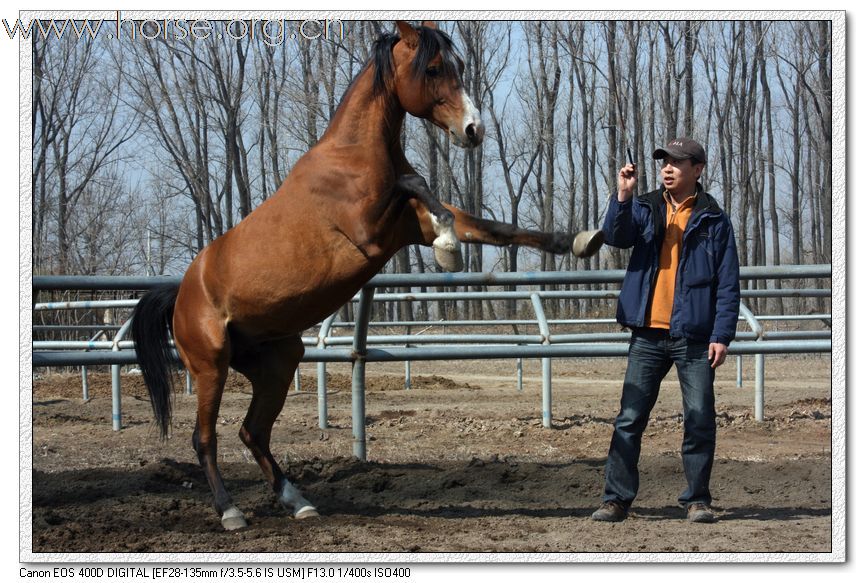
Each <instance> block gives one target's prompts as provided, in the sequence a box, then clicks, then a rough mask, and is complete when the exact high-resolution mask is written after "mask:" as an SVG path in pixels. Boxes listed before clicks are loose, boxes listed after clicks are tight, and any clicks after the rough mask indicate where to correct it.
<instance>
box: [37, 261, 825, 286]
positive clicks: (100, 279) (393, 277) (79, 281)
mask: <svg viewBox="0 0 865 583" xmlns="http://www.w3.org/2000/svg"><path fill="white" fill-rule="evenodd" d="M831 276H832V266H831V265H829V264H819V265H767V266H746V267H742V268H741V269H740V270H739V277H740V279H809V278H822V277H831ZM624 277H625V270H624V269H608V270H592V271H566V272H562V271H538V272H516V273H513V272H498V273H424V274H417V273H405V274H379V275H376V276H375V277H373V278H372V279H371V280H370V281H369V282H368V283H367V284H366V286H365V287H373V288H382V287H411V286H421V285H422V286H459V285H550V284H578V283H619V282H621V281H622V280H623V279H624ZM180 280H181V276H179V275H163V276H157V277H134V276H90V275H37V276H34V277H33V289H35V290H51V289H54V290H146V289H151V288H154V287H159V286H163V285H177V284H179V283H180Z"/></svg>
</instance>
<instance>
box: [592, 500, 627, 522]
mask: <svg viewBox="0 0 865 583" xmlns="http://www.w3.org/2000/svg"><path fill="white" fill-rule="evenodd" d="M627 517H628V511H627V510H626V509H625V507H624V506H622V505H621V504H618V503H616V502H604V503H603V504H602V505H601V507H600V508H598V509H597V510H595V511H594V512H593V513H592V520H598V521H600V522H622V521H623V520H624V519H625V518H627Z"/></svg>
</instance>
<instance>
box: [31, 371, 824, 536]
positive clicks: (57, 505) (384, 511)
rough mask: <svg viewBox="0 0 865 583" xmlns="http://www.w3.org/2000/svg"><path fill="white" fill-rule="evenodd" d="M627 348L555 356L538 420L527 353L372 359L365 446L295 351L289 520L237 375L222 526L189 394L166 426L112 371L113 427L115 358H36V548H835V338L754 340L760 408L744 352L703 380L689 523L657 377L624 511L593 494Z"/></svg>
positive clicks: (676, 420)
mask: <svg viewBox="0 0 865 583" xmlns="http://www.w3.org/2000/svg"><path fill="white" fill-rule="evenodd" d="M624 366H625V362H624V360H623V359H582V360H580V361H564V360H560V361H554V363H553V372H554V375H555V377H554V387H553V428H552V429H544V428H543V427H542V426H541V422H540V407H541V395H540V365H539V363H538V362H537V361H531V362H529V361H527V362H526V364H525V367H526V368H525V373H524V375H525V376H524V378H525V387H524V390H523V391H522V392H518V391H517V390H516V382H515V363H514V361H483V362H458V363H442V362H426V363H424V362H417V363H414V364H413V374H414V379H413V388H412V389H411V390H408V391H406V390H404V388H403V378H402V375H403V369H402V366H401V365H398V364H393V365H390V364H387V365H385V364H375V365H369V366H368V369H367V370H368V392H367V401H366V412H367V432H368V433H367V435H368V438H369V442H368V456H369V461H367V462H360V461H357V460H356V459H353V458H351V452H352V446H351V441H352V435H351V401H350V398H351V391H350V384H349V378H350V377H349V373H350V370H349V368H348V367H347V365H346V366H341V365H330V366H329V368H328V371H329V381H328V391H329V393H330V394H329V397H328V398H329V406H330V425H331V426H330V427H329V428H328V429H327V430H321V429H319V428H318V415H317V410H316V406H317V399H316V394H315V365H313V364H309V365H307V364H304V365H303V368H302V372H303V374H302V379H303V380H302V383H301V389H302V390H301V391H299V392H298V391H295V390H294V388H292V390H291V392H290V396H289V398H288V401H287V403H286V406H285V409H284V411H283V413H282V415H281V416H280V418H279V420H278V421H277V424H276V426H275V428H274V435H273V450H274V453H275V455H276V457H277V459H278V460H281V461H282V462H283V464H284V467H285V468H286V469H287V472H288V474H289V475H290V478H291V479H292V480H293V481H295V482H296V483H297V484H299V485H300V487H301V488H302V489H303V491H304V492H305V494H306V496H307V497H308V498H309V499H310V500H311V501H313V503H314V504H316V505H317V506H318V509H319V511H320V512H321V514H322V517H321V518H320V519H310V520H304V521H297V520H294V519H292V518H290V517H289V516H288V515H287V514H286V512H285V511H284V510H283V509H282V508H281V507H280V506H279V504H278V503H277V502H276V501H275V499H274V497H273V496H272V495H271V493H270V492H269V490H268V488H267V487H266V486H265V484H264V482H263V480H262V479H261V474H260V471H259V469H258V466H257V465H256V464H255V463H254V461H253V460H252V458H251V456H250V455H249V454H248V453H247V451H246V450H245V448H244V447H243V445H242V444H241V443H240V441H239V439H238V438H237V432H238V429H239V426H240V425H239V424H240V422H241V420H242V419H243V416H244V414H245V411H246V407H247V405H248V403H249V399H250V388H249V386H248V385H247V384H246V383H245V381H244V379H242V378H240V377H236V376H232V378H231V379H230V382H229V386H228V389H227V391H226V394H225V397H224V400H223V404H222V409H221V418H220V426H219V432H220V452H219V460H220V463H221V468H222V473H223V476H224V477H225V480H226V483H227V486H228V488H229V491H230V492H231V493H232V495H233V496H234V499H235V502H236V503H237V505H238V506H239V507H240V508H241V509H242V510H243V511H244V512H245V514H246V517H247V519H248V521H249V527H248V528H247V529H245V530H242V531H235V532H224V531H223V530H222V527H221V526H220V523H219V520H218V518H217V516H216V514H215V513H214V512H213V510H212V509H211V506H210V492H209V489H208V486H207V483H206V481H205V479H204V475H203V473H202V471H201V470H200V469H199V467H198V464H197V462H196V460H195V456H194V454H193V451H192V448H191V446H190V436H191V433H192V428H193V425H194V406H195V397H188V396H185V395H182V394H178V396H177V398H176V402H175V417H174V424H173V434H172V436H171V438H170V439H169V440H168V441H166V442H162V441H160V439H159V437H158V433H157V430H156V426H155V424H154V423H153V421H152V417H151V411H150V404H149V401H148V400H147V397H146V393H145V392H144V389H143V385H142V383H141V380H140V377H139V376H136V375H131V374H130V375H124V377H123V425H124V428H123V430H122V431H120V432H114V431H112V429H111V399H110V378H109V376H108V375H107V374H93V373H91V375H90V392H91V399H90V400H89V401H88V402H83V401H82V399H81V379H80V376H69V375H67V376H62V375H56V374H54V375H45V374H44V373H43V372H42V371H40V375H42V376H40V377H39V378H37V379H36V380H35V381H34V385H33V458H32V467H33V474H32V478H33V479H32V482H33V492H32V500H33V520H32V529H33V531H32V551H33V552H34V553H83V552H87V553H91V552H112V553H131V552H135V553H139V552H171V553H185V552H195V553H226V552H239V553H246V552H251V553H252V552H254V553H267V552H288V553H316V552H326V553H337V552H352V553H365V552H371V553H372V552H406V553H424V552H520V553H527V552H543V553H546V552H623V551H632V552H701V553H702V552H753V553H765V552H829V551H830V550H831V545H832V539H831V422H832V419H831V400H830V396H831V393H830V391H831V389H830V378H831V377H830V360H829V356H828V355H825V356H803V357H795V358H794V357H785V358H782V357H767V359H766V371H767V377H766V420H765V422H763V423H758V422H756V421H755V420H754V417H753V400H754V397H753V358H745V386H744V388H736V382H735V377H736V366H735V359H733V358H731V359H730V360H729V362H728V363H727V364H725V365H724V366H723V367H722V368H721V369H720V371H719V374H718V381H717V386H716V393H717V401H718V405H717V409H718V425H719V431H718V449H717V454H716V464H715V470H714V473H713V482H712V484H713V487H712V489H713V494H714V497H715V502H714V507H715V509H716V511H717V514H718V518H719V520H718V522H717V523H715V524H708V525H707V524H690V523H688V522H686V521H684V520H683V516H684V514H683V511H682V510H681V509H680V508H679V507H678V506H677V505H676V498H677V496H678V495H679V493H680V492H681V491H682V490H683V489H684V477H683V474H682V469H681V461H680V455H679V448H680V443H681V435H682V423H681V417H680V415H679V411H680V410H681V397H680V393H679V389H678V383H677V381H676V377H675V372H671V373H670V375H669V376H668V378H667V380H665V382H664V385H663V388H662V391H661V397H660V399H659V402H658V405H657V406H656V408H655V411H654V413H653V418H652V420H651V422H650V425H649V428H648V430H647V433H646V436H645V438H644V443H643V457H642V460H641V489H640V493H639V496H638V498H637V500H636V502H635V503H634V506H633V509H632V513H631V515H630V517H629V518H628V520H626V521H625V522H624V523H621V524H600V523H595V522H593V521H592V520H590V518H589V516H590V514H591V513H592V511H594V510H595V508H596V507H597V506H598V504H599V501H600V494H601V490H602V487H603V466H604V459H605V456H606V451H607V447H608V445H609V438H610V431H611V423H612V421H613V418H614V417H615V414H616V412H617V405H618V397H619V392H620V389H621V379H622V376H623V373H624Z"/></svg>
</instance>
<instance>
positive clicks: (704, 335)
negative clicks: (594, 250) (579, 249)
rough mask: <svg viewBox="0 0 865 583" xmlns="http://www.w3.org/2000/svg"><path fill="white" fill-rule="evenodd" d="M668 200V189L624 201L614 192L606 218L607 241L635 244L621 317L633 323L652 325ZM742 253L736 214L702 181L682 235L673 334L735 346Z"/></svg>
mask: <svg viewBox="0 0 865 583" xmlns="http://www.w3.org/2000/svg"><path fill="white" fill-rule="evenodd" d="M666 213H667V203H666V201H665V200H664V196H663V190H656V191H654V192H650V193H648V194H643V195H640V196H634V197H632V198H631V199H630V200H628V201H627V202H624V203H620V202H619V200H618V197H617V196H616V195H615V194H614V195H613V197H612V199H611V200H610V206H609V209H608V210H607V218H606V220H605V221H604V235H605V237H606V242H607V244H609V245H612V246H613V247H621V248H623V249H627V248H630V247H633V252H632V253H631V261H630V263H629V264H628V270H627V272H626V274H625V281H624V282H623V283H622V291H621V293H620V295H619V305H618V309H617V310H616V320H617V321H618V322H619V323H620V324H622V325H623V326H627V327H629V328H640V327H643V326H645V325H646V312H647V308H648V307H649V302H650V301H651V297H652V290H653V288H654V286H655V281H656V280H657V274H658V256H659V254H660V250H661V243H662V242H663V240H664V230H665V228H666V216H667V215H666ZM739 299H740V292H739V258H738V255H737V254H736V241H735V238H734V237H733V226H732V225H731V224H730V219H729V218H728V217H727V215H726V214H725V213H724V211H723V210H721V208H720V207H719V206H718V203H717V202H716V201H715V199H714V198H712V197H711V196H710V195H709V194H708V193H706V192H704V191H703V188H702V186H700V185H699V184H698V185H697V199H696V201H695V203H694V208H693V210H692V212H691V218H690V219H689V220H688V224H687V226H686V227H685V233H684V235H683V236H682V252H681V254H680V256H679V267H678V271H677V272H676V289H675V293H674V295H673V312H672V315H671V317H670V335H671V336H678V337H685V338H689V339H691V340H695V341H698V342H720V343H721V344H725V345H729V344H730V341H731V340H733V337H734V336H735V335H736V322H737V320H738V317H739Z"/></svg>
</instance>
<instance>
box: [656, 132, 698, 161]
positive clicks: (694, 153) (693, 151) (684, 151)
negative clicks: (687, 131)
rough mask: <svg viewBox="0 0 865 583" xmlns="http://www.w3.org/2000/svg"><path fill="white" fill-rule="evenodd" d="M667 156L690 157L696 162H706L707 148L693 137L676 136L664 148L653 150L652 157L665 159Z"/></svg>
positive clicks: (685, 158)
mask: <svg viewBox="0 0 865 583" xmlns="http://www.w3.org/2000/svg"><path fill="white" fill-rule="evenodd" d="M667 156H669V157H670V158H674V159H676V160H688V159H690V160H693V161H694V162H699V163H703V164H705V163H706V150H704V149H703V146H701V145H700V144H698V143H697V142H695V141H694V140H692V139H691V138H674V139H672V140H670V143H669V144H667V145H666V146H664V147H663V148H658V149H657V150H655V151H654V152H652V158H654V159H655V160H663V159H664V158H666V157H667Z"/></svg>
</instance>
